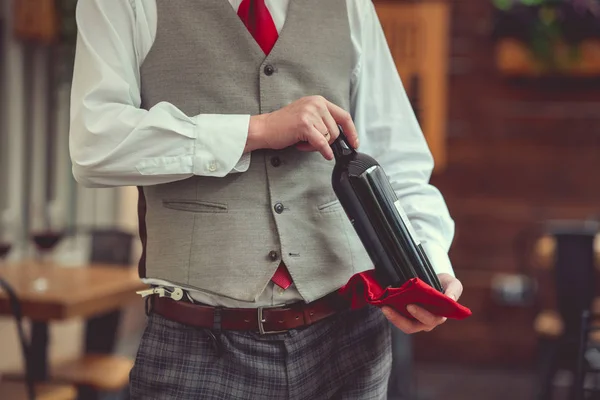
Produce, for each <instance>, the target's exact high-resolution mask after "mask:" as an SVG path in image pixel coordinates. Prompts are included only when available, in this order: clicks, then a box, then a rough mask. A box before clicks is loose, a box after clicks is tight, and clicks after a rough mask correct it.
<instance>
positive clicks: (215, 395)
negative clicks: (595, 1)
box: [130, 307, 392, 400]
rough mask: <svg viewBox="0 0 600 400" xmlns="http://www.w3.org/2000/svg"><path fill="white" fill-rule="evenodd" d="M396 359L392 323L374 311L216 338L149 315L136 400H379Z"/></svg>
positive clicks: (135, 379)
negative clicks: (281, 329)
mask: <svg viewBox="0 0 600 400" xmlns="http://www.w3.org/2000/svg"><path fill="white" fill-rule="evenodd" d="M391 362H392V356H391V340H390V327H389V324H388V322H387V320H386V319H385V317H384V316H383V314H382V313H381V311H380V310H378V309H375V308H372V307H367V308H364V309H361V310H356V311H344V312H341V313H339V314H337V315H335V316H332V317H330V318H327V319H325V320H323V321H320V322H318V323H316V324H314V325H312V326H309V327H307V328H303V329H296V330H291V331H288V332H285V333H277V334H268V335H260V334H259V333H255V332H238V331H222V332H220V333H216V332H214V331H210V330H207V329H197V328H193V327H189V326H185V325H181V324H179V323H176V322H173V321H170V320H167V319H165V318H163V317H161V316H159V315H157V314H150V316H149V319H148V325H147V327H146V330H145V332H144V335H143V337H142V341H141V343H140V347H139V350H138V354H137V357H136V361H135V365H134V367H133V369H132V371H131V376H130V380H131V383H130V388H131V399H132V400H138V399H140V400H141V399H143V400H151V399H202V400H223V399H236V400H237V399H240V400H241V399H248V400H250V399H251V400H258V399H277V400H285V399H289V400H321V399H323V400H325V399H328V400H329V399H339V400H358V399H360V400H371V399H373V400H380V399H385V398H386V392H387V384H388V378H389V374H390V369H391Z"/></svg>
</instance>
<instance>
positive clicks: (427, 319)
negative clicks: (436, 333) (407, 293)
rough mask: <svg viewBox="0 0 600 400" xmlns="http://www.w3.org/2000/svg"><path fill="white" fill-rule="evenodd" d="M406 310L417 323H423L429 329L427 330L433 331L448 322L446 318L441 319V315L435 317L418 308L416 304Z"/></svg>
mask: <svg viewBox="0 0 600 400" xmlns="http://www.w3.org/2000/svg"><path fill="white" fill-rule="evenodd" d="M406 310H407V311H408V312H409V313H410V314H411V315H412V316H413V317H415V318H416V319H417V321H419V322H421V323H422V324H423V325H425V326H426V327H427V328H426V330H432V329H433V328H435V327H436V326H438V325H440V324H443V323H444V322H446V318H445V317H440V316H439V315H434V314H432V313H430V312H429V311H427V310H425V309H424V308H421V307H419V306H416V305H414V304H410V305H408V306H407V307H406Z"/></svg>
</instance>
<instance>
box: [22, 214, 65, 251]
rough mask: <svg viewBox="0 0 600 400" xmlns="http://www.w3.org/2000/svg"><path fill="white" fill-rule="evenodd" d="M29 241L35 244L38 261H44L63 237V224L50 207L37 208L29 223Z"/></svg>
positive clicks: (62, 220)
mask: <svg viewBox="0 0 600 400" xmlns="http://www.w3.org/2000/svg"><path fill="white" fill-rule="evenodd" d="M31 227H32V229H31V233H30V239H31V241H32V242H33V243H34V244H35V248H36V250H37V256H38V260H39V261H44V260H46V259H47V258H48V257H49V255H50V253H51V252H52V251H53V250H54V249H55V248H56V246H57V245H58V244H59V243H60V242H61V240H62V239H63V237H64V235H65V222H64V219H63V218H62V216H61V213H60V212H58V210H56V209H55V208H53V207H52V206H51V205H46V206H44V207H38V208H37V209H36V210H35V211H34V213H33V219H32V221H31Z"/></svg>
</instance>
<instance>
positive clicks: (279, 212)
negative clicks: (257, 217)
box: [273, 203, 283, 214]
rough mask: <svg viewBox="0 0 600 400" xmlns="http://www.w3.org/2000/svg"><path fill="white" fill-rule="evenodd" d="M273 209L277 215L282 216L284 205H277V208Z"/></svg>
mask: <svg viewBox="0 0 600 400" xmlns="http://www.w3.org/2000/svg"><path fill="white" fill-rule="evenodd" d="M273 208H274V209H275V212H276V213H277V214H281V213H282V212H283V204H281V203H275V207H273Z"/></svg>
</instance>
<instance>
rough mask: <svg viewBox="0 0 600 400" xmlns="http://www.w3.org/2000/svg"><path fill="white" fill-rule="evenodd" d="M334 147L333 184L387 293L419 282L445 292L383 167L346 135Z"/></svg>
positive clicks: (334, 143)
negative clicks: (357, 147)
mask: <svg viewBox="0 0 600 400" xmlns="http://www.w3.org/2000/svg"><path fill="white" fill-rule="evenodd" d="M339 129H340V136H339V137H338V138H337V139H336V140H335V142H333V143H332V144H331V148H332V150H333V154H334V156H335V166H334V168H333V173H332V178H331V183H332V186H333V190H334V192H335V194H336V196H337V197H338V200H339V201H340V204H341V205H342V208H343V209H344V211H345V212H346V215H347V216H348V218H349V219H350V222H351V223H352V225H353V227H354V230H355V231H356V233H357V235H358V237H359V238H360V240H361V242H362V244H363V246H364V248H365V250H366V251H367V253H368V254H369V257H370V258H371V261H372V262H373V264H374V265H375V274H376V276H377V279H378V281H379V283H380V284H381V285H382V287H390V286H391V287H399V286H402V284H404V283H405V282H406V281H408V280H409V279H412V278H420V279H421V280H422V281H423V282H425V283H426V284H428V285H429V286H431V287H433V288H435V289H436V290H438V291H440V292H443V289H442V285H441V284H440V281H439V280H438V277H437V275H436V274H435V272H434V270H433V267H432V265H431V262H430V261H429V259H428V258H427V254H426V253H425V250H424V249H423V247H422V245H421V243H420V242H419V240H418V237H417V235H416V234H415V232H414V229H413V227H412V225H411V223H410V221H409V220H408V217H407V216H406V213H405V212H404V209H403V208H402V206H401V204H400V201H399V200H398V197H397V196H396V193H395V192H394V190H393V188H392V185H391V184H390V181H389V179H388V177H387V175H386V174H385V172H384V170H383V168H382V167H381V166H380V165H379V163H378V162H377V161H376V160H375V159H373V158H372V157H371V156H368V155H367V154H364V153H359V152H357V151H356V150H355V149H353V148H352V146H350V144H349V143H348V140H347V138H346V136H345V135H344V132H343V129H342V128H341V127H339Z"/></svg>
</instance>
